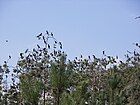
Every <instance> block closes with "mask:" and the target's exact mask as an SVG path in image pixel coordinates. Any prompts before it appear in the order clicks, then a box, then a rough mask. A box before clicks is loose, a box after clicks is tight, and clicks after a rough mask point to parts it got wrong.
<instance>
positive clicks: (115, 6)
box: [0, 0, 140, 65]
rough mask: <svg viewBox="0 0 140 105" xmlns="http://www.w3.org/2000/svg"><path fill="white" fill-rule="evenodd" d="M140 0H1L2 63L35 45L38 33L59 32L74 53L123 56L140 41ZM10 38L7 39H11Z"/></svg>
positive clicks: (71, 53) (56, 35)
mask: <svg viewBox="0 0 140 105" xmlns="http://www.w3.org/2000/svg"><path fill="white" fill-rule="evenodd" d="M137 16H140V1H139V0H0V48H1V50H0V65H1V63H2V62H3V61H4V60H5V59H7V58H8V56H9V55H11V56H12V58H13V59H12V60H11V62H16V60H17V58H18V56H19V53H20V52H23V51H25V50H26V49H27V48H33V47H34V46H35V45H36V44H37V43H38V41H37V39H36V36H37V35H38V34H39V33H41V32H42V33H45V31H46V30H49V31H50V32H53V33H54V35H55V37H56V39H57V40H59V41H61V42H62V43H63V48H64V51H65V52H66V53H67V54H68V58H70V59H73V58H75V57H76V56H80V55H81V54H83V55H87V56H88V55H93V54H95V55H97V56H101V55H102V51H103V50H105V52H106V53H107V54H108V55H113V56H115V55H119V56H120V57H122V56H123V55H124V54H126V51H127V50H133V49H135V46H134V45H133V44H132V43H135V42H138V43H140V19H134V18H135V17H137ZM6 40H8V42H7V43H6V42H5V41H6Z"/></svg>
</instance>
